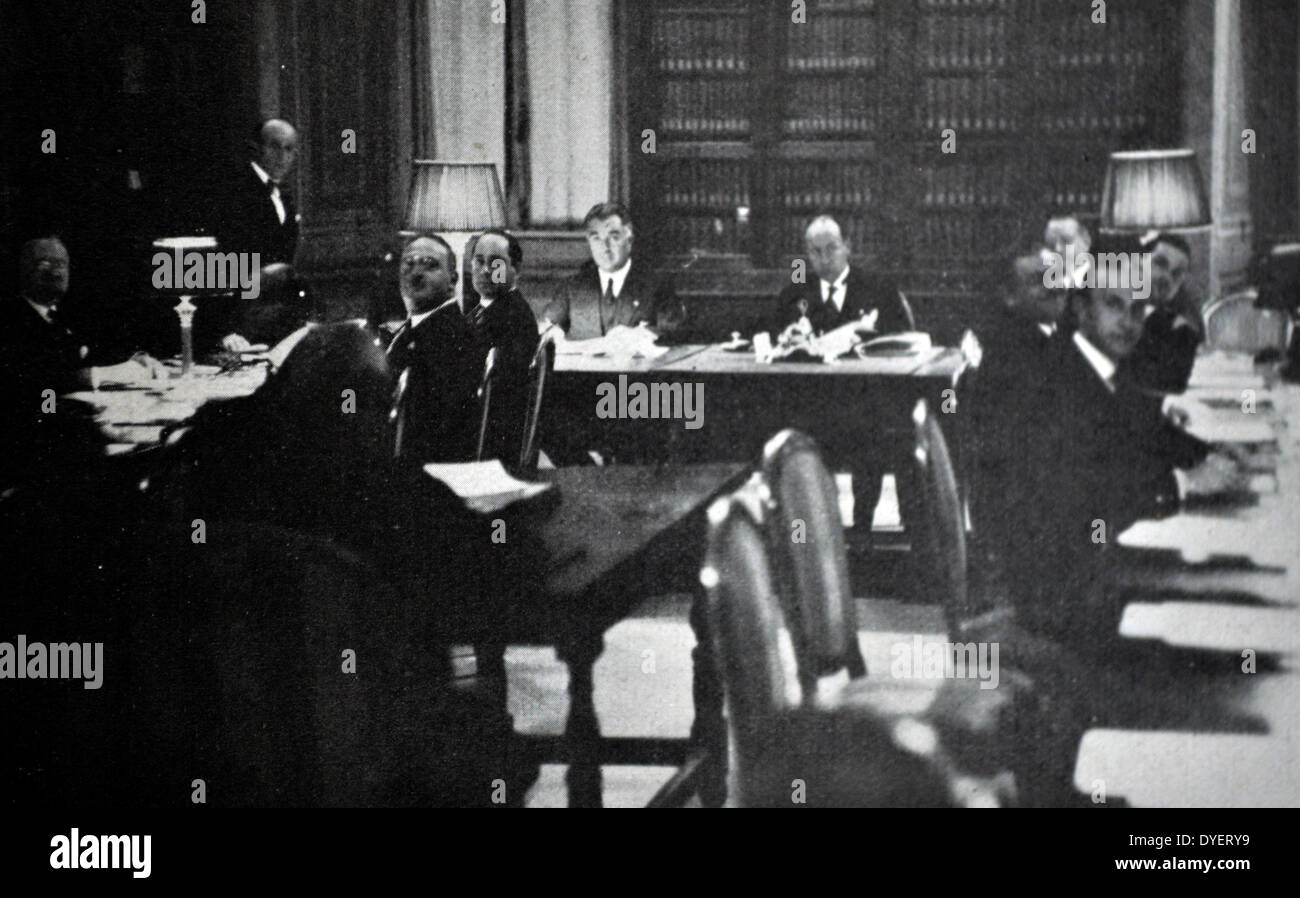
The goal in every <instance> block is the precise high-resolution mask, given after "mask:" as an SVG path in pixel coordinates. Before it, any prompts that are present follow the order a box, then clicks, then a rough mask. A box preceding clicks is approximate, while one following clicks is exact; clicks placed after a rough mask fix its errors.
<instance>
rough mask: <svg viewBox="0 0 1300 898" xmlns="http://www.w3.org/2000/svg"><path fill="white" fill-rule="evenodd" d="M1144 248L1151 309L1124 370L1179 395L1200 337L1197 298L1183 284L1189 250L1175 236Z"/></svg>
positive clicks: (1161, 237) (1146, 384) (1160, 237)
mask: <svg viewBox="0 0 1300 898" xmlns="http://www.w3.org/2000/svg"><path fill="white" fill-rule="evenodd" d="M1149 247H1150V252H1151V273H1152V283H1151V300H1152V303H1153V307H1152V308H1151V310H1150V312H1149V313H1148V314H1147V317H1146V322H1145V323H1144V324H1143V326H1142V337H1141V339H1139V340H1138V344H1137V348H1136V349H1134V350H1133V354H1132V355H1130V356H1129V357H1128V358H1127V359H1125V362H1124V365H1123V370H1124V374H1125V376H1127V377H1130V378H1132V379H1133V381H1134V382H1135V383H1136V384H1137V385H1138V386H1140V387H1145V388H1146V389H1149V390H1156V391H1159V392H1162V393H1181V392H1183V391H1184V390H1186V389H1187V381H1188V379H1189V378H1190V377H1191V376H1192V365H1193V364H1194V363H1195V362H1196V348H1197V347H1198V346H1199V345H1200V344H1201V341H1202V340H1204V339H1205V325H1204V322H1203V320H1202V318H1201V297H1200V296H1199V295H1198V294H1197V293H1196V290H1195V288H1194V287H1192V286H1191V285H1190V284H1188V283H1187V268H1188V265H1189V264H1190V263H1191V256H1192V253H1191V249H1190V248H1189V247H1188V245H1187V241H1186V240H1184V239H1183V238H1182V237H1180V236H1179V235H1177V234H1159V235H1157V236H1156V237H1155V238H1154V240H1153V241H1152V242H1151V243H1150V244H1149Z"/></svg>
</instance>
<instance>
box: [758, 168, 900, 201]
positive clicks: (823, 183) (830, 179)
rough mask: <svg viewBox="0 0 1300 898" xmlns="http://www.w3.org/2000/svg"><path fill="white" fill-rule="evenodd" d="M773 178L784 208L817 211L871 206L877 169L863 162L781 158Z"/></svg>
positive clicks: (776, 191) (777, 194)
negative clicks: (788, 159)
mask: <svg viewBox="0 0 1300 898" xmlns="http://www.w3.org/2000/svg"><path fill="white" fill-rule="evenodd" d="M772 178H773V185H774V188H775V193H776V197H777V201H778V202H779V203H780V205H781V206H782V207H783V208H786V209H808V210H814V211H815V210H817V209H834V208H843V207H852V206H870V205H871V201H872V184H873V183H874V182H875V170H874V167H873V166H871V165H870V164H868V163H862V162H781V163H775V164H774V167H773V172H772Z"/></svg>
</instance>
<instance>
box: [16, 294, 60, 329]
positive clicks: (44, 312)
mask: <svg viewBox="0 0 1300 898" xmlns="http://www.w3.org/2000/svg"><path fill="white" fill-rule="evenodd" d="M23 299H25V300H27V304H28V305H29V306H31V307H32V308H33V309H35V310H36V314H37V315H40V316H41V319H42V320H43V321H44V322H45V323H46V324H52V323H53V322H51V321H50V308H51V307H50V306H48V305H43V304H41V303H39V302H37V301H36V300H34V299H32V298H30V297H27V296H24V297H23Z"/></svg>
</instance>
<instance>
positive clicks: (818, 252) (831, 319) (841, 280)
mask: <svg viewBox="0 0 1300 898" xmlns="http://www.w3.org/2000/svg"><path fill="white" fill-rule="evenodd" d="M804 248H805V250H806V251H807V256H808V264H809V265H810V266H811V267H812V270H813V274H815V275H816V276H817V277H816V278H815V279H811V278H805V279H803V280H802V281H801V282H799V283H791V284H790V285H789V286H787V287H786V288H785V289H784V290H782V291H781V295H780V296H779V297H778V298H777V302H776V308H775V309H774V310H773V313H772V317H771V320H770V321H769V322H768V326H769V327H770V329H771V331H772V337H773V339H775V338H776V337H778V336H779V335H780V334H781V332H782V331H784V330H785V329H786V328H787V327H788V326H790V325H791V324H794V323H796V322H798V321H799V320H800V319H801V318H804V317H806V318H807V319H808V321H809V322H810V323H811V325H812V328H813V332H814V333H816V334H822V333H825V332H826V331H829V330H833V329H835V328H837V327H840V326H842V325H845V324H849V323H850V322H853V321H859V320H861V319H862V318H863V317H864V316H867V317H868V318H869V317H870V316H872V314H873V313H874V314H875V316H876V317H875V328H874V329H875V332H876V333H877V334H891V333H897V332H899V331H908V330H912V329H914V328H915V326H916V325H915V323H914V322H913V320H912V310H911V308H909V306H908V304H907V300H906V299H905V298H904V297H903V294H902V292H901V291H900V290H899V289H898V287H897V285H895V284H894V283H893V282H892V281H890V280H888V279H887V278H882V277H878V276H875V275H872V274H870V273H868V272H865V271H854V270H853V269H852V267H851V266H850V265H849V253H850V252H851V251H852V247H851V246H850V245H849V242H848V241H847V240H845V239H844V235H843V233H842V232H841V231H840V226H839V224H838V223H837V222H836V221H835V219H833V218H831V217H830V216H829V215H819V216H817V217H816V218H814V219H813V220H812V221H811V222H810V223H809V224H808V228H807V230H805V231H804Z"/></svg>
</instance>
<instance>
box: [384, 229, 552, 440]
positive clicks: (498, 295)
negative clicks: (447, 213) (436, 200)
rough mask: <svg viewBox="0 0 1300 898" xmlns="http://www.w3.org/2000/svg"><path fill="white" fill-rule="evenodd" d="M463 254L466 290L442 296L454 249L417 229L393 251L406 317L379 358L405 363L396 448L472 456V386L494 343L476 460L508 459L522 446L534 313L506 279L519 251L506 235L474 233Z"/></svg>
mask: <svg viewBox="0 0 1300 898" xmlns="http://www.w3.org/2000/svg"><path fill="white" fill-rule="evenodd" d="M467 252H468V253H469V254H470V257H471V262H470V265H471V283H472V289H471V291H469V293H468V294H467V295H465V296H462V297H461V299H460V301H459V302H456V301H455V300H451V299H448V297H449V296H451V294H452V292H453V291H454V287H453V284H454V283H455V280H454V279H455V271H456V257H455V254H454V253H453V252H452V250H451V248H450V247H449V246H447V244H446V243H445V242H444V241H442V240H441V239H440V238H437V237H420V238H417V239H416V240H414V241H412V242H411V244H410V245H408V246H407V248H406V250H405V251H404V252H403V253H402V274H401V283H402V299H403V302H404V303H405V304H406V308H407V312H408V314H409V315H410V317H409V318H408V321H407V323H406V324H404V325H403V326H402V328H401V329H400V330H399V331H398V332H397V335H396V336H395V337H394V338H393V340H392V343H391V344H390V346H389V352H388V356H389V364H390V366H391V367H392V369H393V371H394V373H399V372H401V371H402V370H404V369H407V368H409V369H410V375H409V380H408V383H407V398H406V431H405V434H404V438H403V453H404V454H406V455H409V456H411V457H412V458H415V459H416V460H418V461H472V460H474V459H475V458H476V457H477V455H478V445H479V427H480V422H481V408H482V406H481V402H480V398H479V394H480V388H481V387H482V386H483V384H484V382H485V374H486V373H487V372H486V365H487V359H488V354H489V351H490V350H493V349H495V350H496V355H495V361H494V364H493V369H492V372H491V374H490V376H491V378H492V393H491V402H492V404H491V419H490V421H489V427H488V432H487V434H486V435H485V440H484V447H483V458H499V459H500V460H501V461H502V462H503V463H505V464H507V465H510V466H513V465H515V464H516V463H517V461H518V459H519V455H520V450H521V448H522V444H523V426H524V415H525V409H526V403H527V384H528V369H529V365H530V364H531V363H532V357H533V352H534V350H535V349H536V348H537V320H536V319H535V318H534V317H533V313H532V310H531V309H530V308H529V307H528V303H527V302H526V301H525V300H524V298H523V295H522V294H521V293H520V292H519V290H518V289H516V287H515V281H516V279H517V277H518V274H519V265H520V263H521V262H522V261H523V250H522V248H521V247H520V245H519V241H518V240H516V239H515V237H514V235H512V234H508V233H506V232H505V231H500V230H496V229H493V230H488V231H484V232H483V233H482V234H479V235H478V236H477V237H475V238H474V239H473V240H472V241H471V242H470V245H469V247H468V248H467ZM470 294H472V295H470Z"/></svg>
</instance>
